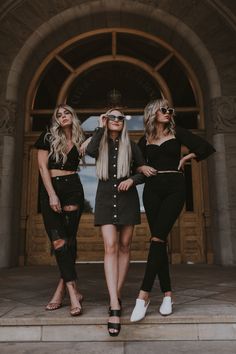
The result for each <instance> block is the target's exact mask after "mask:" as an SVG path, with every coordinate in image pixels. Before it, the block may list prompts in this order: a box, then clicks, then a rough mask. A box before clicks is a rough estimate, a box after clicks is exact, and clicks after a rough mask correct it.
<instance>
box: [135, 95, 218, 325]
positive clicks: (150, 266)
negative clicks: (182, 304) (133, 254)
mask: <svg viewBox="0 0 236 354" xmlns="http://www.w3.org/2000/svg"><path fill="white" fill-rule="evenodd" d="M144 125H145V136H143V137H142V138H141V140H140V142H139V147H140V148H141V150H142V152H143V156H144V157H145V160H146V166H142V167H141V168H139V171H140V172H142V173H143V174H144V175H145V176H146V177H147V178H146V182H145V186H144V191H143V204H144V208H145V211H146V215H147V219H148V224H149V228H150V233H151V238H150V248H149V254H148V259H147V265H146V270H145V274H144V278H143V282H142V285H141V288H140V291H139V295H138V298H137V299H136V304H135V307H134V309H133V312H132V315H131V322H135V321H140V320H142V319H143V318H144V317H145V314H146V311H147V308H148V306H149V303H150V292H151V290H152V287H153V284H154V281H155V278H156V276H158V278H159V283H160V288H161V291H162V293H163V295H164V296H163V300H162V303H161V305H160V307H159V312H160V314H161V315H162V316H168V315H170V314H171V313H172V290H171V280H170V274H169V263H168V254H167V237H168V234H169V232H170V230H171V229H172V227H173V225H174V223H175V221H176V219H177V218H178V216H179V214H180V213H181V210H182V208H183V206H184V202H185V180H184V173H183V172H184V170H183V168H184V165H185V163H186V162H187V161H190V160H191V159H196V160H197V161H200V160H203V159H205V158H206V157H208V156H209V155H211V154H212V153H213V152H214V151H215V149H214V148H213V146H211V145H210V144H209V143H208V142H207V141H205V140H204V139H202V138H200V137H199V136H197V135H195V134H192V133H191V132H190V131H188V130H186V129H184V128H181V127H178V126H175V123H174V109H173V108H171V107H169V103H168V101H167V100H166V99H157V100H155V101H153V102H150V103H149V104H148V105H147V106H146V108H145V110H144ZM181 145H185V146H186V147H188V148H189V150H190V151H189V153H188V154H187V155H185V156H184V157H181Z"/></svg>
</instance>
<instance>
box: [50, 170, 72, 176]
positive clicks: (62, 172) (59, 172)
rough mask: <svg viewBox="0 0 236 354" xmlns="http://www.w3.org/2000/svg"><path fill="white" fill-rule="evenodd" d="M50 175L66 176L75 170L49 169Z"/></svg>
mask: <svg viewBox="0 0 236 354" xmlns="http://www.w3.org/2000/svg"><path fill="white" fill-rule="evenodd" d="M49 172H50V176H51V177H58V176H68V175H72V174H74V173H76V171H67V170H49Z"/></svg>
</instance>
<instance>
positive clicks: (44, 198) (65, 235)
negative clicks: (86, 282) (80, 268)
mask: <svg viewBox="0 0 236 354" xmlns="http://www.w3.org/2000/svg"><path fill="white" fill-rule="evenodd" d="M52 184H53V187H54V189H55V192H56V194H57V196H58V198H59V200H60V203H61V207H62V212H61V213H56V212H54V211H53V210H52V208H51V207H50V204H49V197H48V194H47V191H46V189H45V187H44V185H43V183H42V184H41V188H40V204H41V210H42V215H43V221H44V226H45V229H46V231H47V234H48V237H49V239H50V241H51V245H52V250H53V252H54V253H55V257H56V261H57V264H58V267H59V270H60V273H61V278H62V279H63V280H64V281H65V282H68V281H73V280H75V279H76V278H77V274H76V269H75V261H76V253H77V244H76V234H77V230H78V226H79V220H80V217H81V214H82V211H83V208H84V191H83V187H82V184H81V182H80V178H79V176H78V174H77V173H74V174H71V175H67V176H60V177H53V178H52ZM69 205H73V206H78V209H77V210H74V211H63V207H65V206H69ZM60 239H62V240H64V241H65V243H64V245H63V246H62V247H59V248H54V247H53V242H54V241H57V240H60Z"/></svg>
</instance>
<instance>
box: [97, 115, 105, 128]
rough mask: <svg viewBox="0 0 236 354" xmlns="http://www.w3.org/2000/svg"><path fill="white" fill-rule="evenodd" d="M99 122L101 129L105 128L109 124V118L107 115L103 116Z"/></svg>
mask: <svg viewBox="0 0 236 354" xmlns="http://www.w3.org/2000/svg"><path fill="white" fill-rule="evenodd" d="M98 122H99V127H100V128H104V127H105V126H106V124H107V117H106V116H105V114H101V115H100V117H99V119H98Z"/></svg>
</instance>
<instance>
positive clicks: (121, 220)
mask: <svg viewBox="0 0 236 354" xmlns="http://www.w3.org/2000/svg"><path fill="white" fill-rule="evenodd" d="M104 131H105V129H104V128H97V129H96V130H95V133H94V135H93V137H92V139H91V141H90V143H89V144H88V146H87V149H86V153H87V154H88V155H89V156H91V157H95V158H97V157H98V153H99V145H100V141H101V138H102V136H103V134H104ZM130 144H131V151H132V161H131V165H130V176H129V177H128V176H127V177H124V178H119V179H118V178H117V163H118V152H119V138H117V139H115V140H114V141H113V140H112V139H110V138H109V140H108V164H109V166H108V171H109V179H108V180H107V181H103V180H99V182H98V187H97V194H96V201H95V221H94V224H95V225H96V226H99V225H107V224H113V225H136V224H140V222H141V220H140V205H139V197H138V193H137V189H136V185H137V184H140V183H143V182H144V176H143V175H142V174H139V173H137V174H134V172H135V169H136V168H137V167H139V166H142V165H144V159H143V157H142V153H141V151H140V150H139V148H138V146H137V145H136V144H135V143H134V142H133V141H131V142H130ZM127 178H131V179H133V181H134V184H133V186H132V187H131V188H130V189H129V190H128V191H124V192H118V185H119V183H120V182H121V181H124V180H126V179H127Z"/></svg>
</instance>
